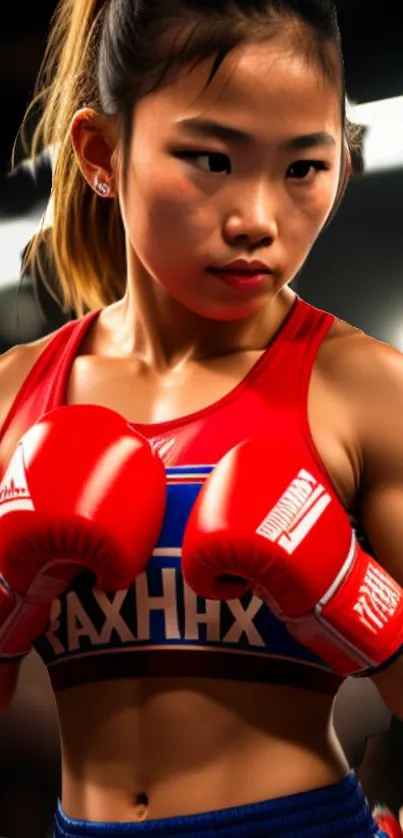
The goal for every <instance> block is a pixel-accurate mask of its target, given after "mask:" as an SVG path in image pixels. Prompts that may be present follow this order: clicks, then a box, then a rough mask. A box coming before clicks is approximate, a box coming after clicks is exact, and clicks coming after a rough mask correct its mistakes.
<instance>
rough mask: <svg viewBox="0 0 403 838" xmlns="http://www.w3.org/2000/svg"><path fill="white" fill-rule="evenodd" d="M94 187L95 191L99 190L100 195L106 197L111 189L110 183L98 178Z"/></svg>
mask: <svg viewBox="0 0 403 838" xmlns="http://www.w3.org/2000/svg"><path fill="white" fill-rule="evenodd" d="M94 188H95V191H96V192H98V195H102V197H103V198H106V197H107V195H109V192H110V190H111V188H110V185H109V183H107V182H106V181H105V180H99V179H98V178H97V179H96V181H95V184H94Z"/></svg>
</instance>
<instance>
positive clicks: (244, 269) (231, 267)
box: [211, 259, 273, 276]
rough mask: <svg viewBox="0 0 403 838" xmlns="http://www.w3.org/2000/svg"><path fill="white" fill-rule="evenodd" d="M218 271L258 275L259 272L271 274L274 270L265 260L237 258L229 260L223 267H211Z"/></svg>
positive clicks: (238, 274) (241, 274) (240, 274)
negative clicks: (249, 260) (250, 260)
mask: <svg viewBox="0 0 403 838" xmlns="http://www.w3.org/2000/svg"><path fill="white" fill-rule="evenodd" d="M211 270H213V271H214V272H217V273H220V274H221V273H226V274H227V273H228V274H236V275H237V276H256V275H257V274H271V273H273V271H272V270H271V268H269V267H268V265H265V264H264V262H260V261H258V260H253V261H252V262H248V261H247V260H246V259H235V260H234V261H233V262H227V264H226V265H222V266H221V267H214V268H211Z"/></svg>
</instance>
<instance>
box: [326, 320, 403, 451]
mask: <svg viewBox="0 0 403 838" xmlns="http://www.w3.org/2000/svg"><path fill="white" fill-rule="evenodd" d="M318 373H319V375H320V376H321V378H322V379H323V380H325V381H326V383H327V386H328V387H329V388H330V389H331V390H332V391H333V392H335V393H336V394H337V398H338V399H340V400H342V401H343V403H344V404H345V405H346V404H347V405H348V409H349V415H350V417H351V420H352V425H353V427H352V433H355V437H356V440H357V442H358V443H359V447H360V448H361V451H362V453H363V455H364V452H365V451H367V452H370V451H373V450H374V447H375V448H376V449H379V451H381V450H382V451H384V450H385V446H386V445H387V441H388V440H389V441H392V440H393V439H394V438H396V437H399V438H400V437H401V436H402V434H401V425H402V417H403V354H402V353H401V352H400V351H399V350H398V349H396V348H395V347H393V346H390V345H389V344H387V343H383V342H382V341H380V340H377V339H376V338H373V337H371V336H369V335H367V334H365V333H364V332H361V331H359V330H358V329H355V328H354V327H352V326H350V325H349V324H347V323H343V321H338V320H337V321H335V323H334V325H333V327H332V328H331V329H330V331H329V334H328V337H327V339H326V340H325V341H324V343H323V346H322V347H321V350H320V353H319V356H318Z"/></svg>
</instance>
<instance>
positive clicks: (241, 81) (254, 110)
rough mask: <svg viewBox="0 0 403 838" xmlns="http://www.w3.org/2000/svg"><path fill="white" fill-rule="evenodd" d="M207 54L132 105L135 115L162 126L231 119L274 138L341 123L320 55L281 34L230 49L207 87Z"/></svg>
mask: <svg viewBox="0 0 403 838" xmlns="http://www.w3.org/2000/svg"><path fill="white" fill-rule="evenodd" d="M211 66H212V60H209V61H208V62H204V63H203V64H200V65H198V66H197V67H195V68H194V69H193V70H191V71H190V70H189V69H184V70H182V71H180V72H179V73H178V75H177V76H176V77H175V78H174V79H173V81H172V82H171V83H170V84H169V86H167V87H164V88H162V89H160V90H157V91H155V92H154V93H152V94H151V95H150V96H147V97H145V98H144V99H142V100H141V101H140V102H139V103H138V104H137V106H136V114H137V117H142V116H143V118H144V119H145V120H146V122H147V121H148V120H149V119H151V121H152V123H153V124H154V127H155V124H156V122H158V124H159V126H161V128H162V131H164V128H163V126H165V127H166V128H167V129H169V128H171V127H172V126H174V125H175V124H176V123H179V122H180V121H181V120H182V119H185V118H191V117H196V116H203V117H205V118H207V117H210V118H213V119H216V120H220V119H221V120H222V121H224V120H226V121H228V122H229V121H231V122H232V123H233V124H236V125H237V126H239V127H241V128H243V129H244V130H245V131H247V132H250V133H253V134H254V135H256V136H259V135H260V134H262V136H263V137H266V138H267V136H268V135H269V136H270V139H271V140H273V141H275V140H276V137H277V135H278V138H279V140H280V138H281V139H283V138H284V135H285V134H287V133H291V134H292V135H298V134H303V133H310V132H311V131H312V132H314V131H319V130H328V131H330V132H333V133H336V134H337V132H338V131H339V130H340V128H341V106H340V90H339V89H338V85H337V84H336V83H333V84H332V83H331V82H330V81H329V80H328V79H326V77H325V75H324V72H323V70H321V68H320V65H319V61H316V60H312V59H311V60H308V59H307V58H306V57H305V56H304V55H303V54H302V53H300V52H298V50H296V49H294V50H293V49H292V48H290V44H287V43H285V41H284V39H275V40H272V41H266V42H261V43H259V44H248V45H243V46H242V47H239V48H237V49H236V50H233V51H232V52H231V53H230V54H229V55H228V56H227V57H226V58H225V60H224V62H223V63H222V65H221V67H220V69H219V70H218V72H217V74H216V76H215V77H214V79H213V80H212V82H210V84H209V85H208V86H207V87H206V83H207V80H208V78H209V73H210V71H211Z"/></svg>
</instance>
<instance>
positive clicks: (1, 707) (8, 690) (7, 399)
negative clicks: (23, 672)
mask: <svg viewBox="0 0 403 838" xmlns="http://www.w3.org/2000/svg"><path fill="white" fill-rule="evenodd" d="M47 340H49V338H45V339H42V340H40V341H37V342H36V343H34V344H28V345H24V346H17V347H15V348H14V349H10V350H9V351H8V352H6V353H5V354H4V355H2V356H0V428H1V427H2V426H3V424H4V421H5V419H6V417H7V414H8V412H9V410H10V408H11V406H12V403H13V401H14V399H15V396H16V395H17V393H18V390H19V389H20V387H21V385H22V383H23V381H24V379H25V378H26V376H27V375H28V373H29V371H30V369H31V368H32V365H33V364H34V362H35V360H36V358H37V357H38V356H39V354H40V353H41V351H42V349H43V347H44V345H45V344H46V342H47ZM18 437H19V434H18V429H17V428H15V433H14V432H13V434H11V436H10V438H9V442H8V444H3V445H2V444H1V443H0V478H1V474H2V473H3V471H4V468H5V465H6V464H7V460H8V459H9V455H10V453H11V451H9V450H8V449H9V448H11V445H12V438H13V440H14V446H15V444H16V443H17V441H18ZM20 667H21V662H20V661H17V662H15V661H13V662H10V663H6V662H2V663H0V714H1V713H3V712H4V711H5V710H6V709H7V707H8V706H9V704H10V702H11V700H12V698H13V696H14V693H15V690H16V687H17V683H18V676H19V672H20Z"/></svg>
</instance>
